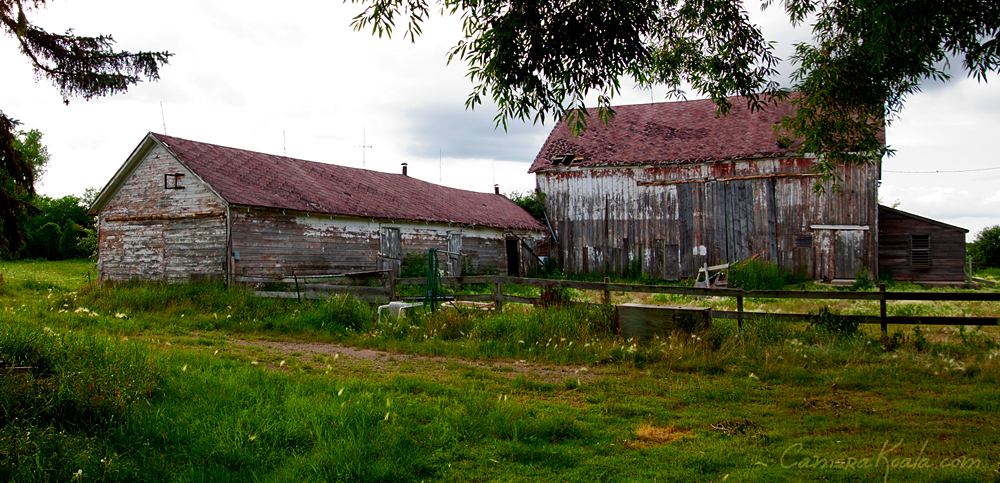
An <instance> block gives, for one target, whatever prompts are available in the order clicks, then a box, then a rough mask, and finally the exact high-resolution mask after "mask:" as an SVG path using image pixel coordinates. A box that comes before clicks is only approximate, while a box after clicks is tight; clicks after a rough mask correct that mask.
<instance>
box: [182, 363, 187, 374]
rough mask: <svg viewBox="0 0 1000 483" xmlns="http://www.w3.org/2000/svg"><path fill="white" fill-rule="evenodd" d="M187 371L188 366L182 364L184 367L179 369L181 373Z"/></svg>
mask: <svg viewBox="0 0 1000 483" xmlns="http://www.w3.org/2000/svg"><path fill="white" fill-rule="evenodd" d="M187 370H188V365H187V364H184V367H182V368H181V372H187Z"/></svg>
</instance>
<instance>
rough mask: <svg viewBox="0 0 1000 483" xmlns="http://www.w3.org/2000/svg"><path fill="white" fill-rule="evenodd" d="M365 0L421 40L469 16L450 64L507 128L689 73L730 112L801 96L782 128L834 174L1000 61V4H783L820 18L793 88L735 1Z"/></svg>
mask: <svg viewBox="0 0 1000 483" xmlns="http://www.w3.org/2000/svg"><path fill="white" fill-rule="evenodd" d="M353 1H354V2H356V3H361V4H363V5H365V9H364V11H363V12H362V13H361V14H359V15H358V16H357V17H355V19H354V27H355V28H356V29H365V28H370V29H371V30H372V32H373V33H375V34H378V35H380V36H381V35H383V34H385V35H391V34H392V33H393V31H394V29H396V27H397V22H398V21H399V22H401V23H404V22H405V33H404V36H406V37H409V38H410V39H411V40H415V39H416V37H417V36H418V35H419V34H420V32H421V26H422V24H423V22H424V21H425V20H426V19H427V18H428V17H429V16H430V15H431V11H432V9H440V11H441V12H442V13H445V14H456V15H461V16H462V20H463V27H464V28H463V33H464V35H463V37H462V38H461V39H459V40H458V41H457V43H456V44H455V46H454V48H453V49H452V51H451V57H450V58H449V60H453V59H456V58H457V59H459V60H461V61H464V62H466V63H467V64H468V66H469V70H468V76H469V78H470V79H471V80H472V81H473V84H474V86H475V87H474V88H473V90H472V92H471V93H470V95H469V97H468V99H467V101H466V106H467V107H474V106H476V105H478V104H480V103H482V101H483V97H486V96H489V97H492V98H493V100H495V101H496V103H497V105H498V106H499V113H498V114H497V117H496V121H497V123H498V124H500V125H506V122H507V121H508V120H511V119H522V120H534V121H538V120H541V121H544V120H545V118H546V117H547V116H552V117H556V118H562V117H564V116H569V118H570V121H571V122H572V123H573V126H574V127H575V128H576V130H577V131H579V130H582V129H585V128H586V120H587V119H586V116H585V115H584V111H583V110H582V109H583V108H584V107H585V106H584V99H585V98H586V96H587V95H588V94H591V93H596V94H597V96H598V97H597V98H598V112H599V115H600V117H601V118H602V119H603V120H607V119H609V118H610V117H611V116H613V111H612V110H611V109H610V104H611V99H612V98H613V97H614V96H615V95H616V94H618V93H619V89H620V85H619V82H620V80H619V79H620V78H621V77H631V78H632V79H634V80H635V81H636V82H637V83H638V84H639V85H651V84H663V85H666V86H667V87H668V88H669V91H670V93H671V94H679V93H680V88H681V85H682V82H688V83H690V84H691V85H692V86H693V87H694V89H695V90H696V91H698V93H701V94H705V95H707V96H710V97H711V98H712V99H713V100H714V101H715V102H716V104H717V105H718V106H719V112H720V114H723V115H724V114H726V112H727V110H728V109H729V108H730V104H729V101H728V100H727V98H728V97H729V96H743V97H744V98H745V102H747V104H748V105H749V107H750V108H751V109H765V108H766V107H767V106H768V105H769V104H770V103H772V102H775V101H779V100H783V99H785V98H786V97H787V96H788V95H789V92H790V91H795V92H798V94H797V95H795V96H793V97H792V100H791V102H794V103H796V104H797V107H798V110H797V112H798V114H797V115H795V116H794V117H789V118H786V119H785V121H784V122H783V124H782V127H783V128H784V130H785V131H786V135H788V136H790V137H792V138H794V139H796V140H797V141H798V142H799V146H800V149H801V150H802V151H804V152H810V153H822V154H824V156H823V158H822V159H823V163H822V164H821V167H820V168H821V172H822V173H823V175H824V176H825V177H826V178H830V177H834V176H835V175H834V173H835V171H834V169H833V168H834V167H835V166H836V165H837V164H840V163H869V162H874V161H875V160H878V159H880V158H881V157H882V156H883V155H884V154H885V152H886V147H885V146H884V145H883V143H882V141H881V139H880V136H879V133H880V131H881V130H882V129H884V126H885V125H886V123H887V122H891V121H892V120H893V119H894V118H895V117H896V116H897V115H898V114H899V113H900V111H901V109H902V107H903V103H904V101H905V99H906V97H907V96H908V95H910V94H912V93H914V92H916V91H918V90H919V89H920V83H921V82H923V81H925V80H928V79H936V80H946V79H948V77H949V74H948V71H947V68H946V67H947V65H948V64H949V62H958V61H961V64H962V70H963V71H964V72H965V73H967V74H969V75H972V76H974V77H976V78H977V79H980V80H983V79H985V77H986V75H987V73H989V72H995V71H997V69H998V65H1000V50H998V49H1000V46H998V39H997V37H998V33H1000V32H998V30H1000V2H997V1H996V0H949V1H940V0H783V1H782V3H781V5H782V7H783V8H784V10H785V12H786V13H787V15H788V18H789V21H790V22H791V23H793V24H800V23H804V22H814V23H813V40H812V42H809V43H802V44H798V45H796V46H795V55H794V57H793V59H792V60H793V61H794V62H795V63H796V65H797V68H796V70H795V72H794V74H793V76H792V80H793V84H792V85H791V86H787V87H786V88H784V89H783V88H781V87H779V85H778V83H777V72H776V71H775V66H776V65H777V62H778V59H776V58H775V56H774V51H773V45H772V44H771V43H770V42H768V41H767V39H765V37H764V35H763V34H762V33H761V30H760V28H759V27H758V26H756V25H753V24H752V23H751V22H750V20H749V18H748V15H747V12H746V10H745V8H744V5H743V3H742V2H740V1H737V0H637V1H633V0H438V1H437V2H436V3H435V4H434V5H432V4H431V2H429V0H353ZM768 3H770V1H768ZM765 7H768V5H767V4H765Z"/></svg>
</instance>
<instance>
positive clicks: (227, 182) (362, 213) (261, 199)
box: [149, 133, 544, 230]
mask: <svg viewBox="0 0 1000 483" xmlns="http://www.w3.org/2000/svg"><path fill="white" fill-rule="evenodd" d="M149 137H150V138H153V139H155V140H156V141H158V142H159V143H160V144H161V145H163V146H164V147H165V148H166V149H167V150H168V151H170V153H171V154H173V155H174V156H175V157H176V158H177V159H178V160H179V161H180V162H182V163H183V164H185V165H186V166H187V167H188V168H190V169H191V170H192V171H194V173H195V174H197V175H198V177H199V178H201V179H202V180H204V181H205V183H207V184H208V185H209V186H210V187H211V188H212V189H213V190H214V191H215V192H216V193H218V194H219V196H221V197H222V198H223V199H225V200H226V201H227V202H229V203H230V204H234V205H245V206H256V207H265V208H277V209H286V210H296V211H304V212H312V213H322V214H335V215H347V216H357V217H362V218H380V219H390V220H410V221H434V222H444V223H460V224H467V225H481V226H490V227H495V228H501V229H505V228H506V229H526V230H544V227H543V226H542V225H541V224H540V223H539V222H538V221H537V220H536V219H535V218H533V217H532V216H531V215H530V214H528V212H526V211H524V210H523V209H521V208H520V207H519V206H517V205H516V204H514V202H512V201H510V200H508V199H507V198H505V197H503V196H501V195H496V194H492V193H478V192H474V191H466V190H460V189H455V188H448V187H445V186H439V185H436V184H433V183H428V182H425V181H421V180H418V179H415V178H411V177H408V176H404V175H402V174H390V173H382V172H378V171H370V170H366V169H358V168H348V167H344V166H337V165H334V164H326V163H317V162H313V161H304V160H301V159H294V158H288V157H285V156H275V155H271V154H264V153H258V152H253V151H246V150H243V149H235V148H229V147H225V146H218V145H215V144H208V143H202V142H196V141H189V140H187V139H181V138H176V137H172V136H166V135H163V134H154V133H150V134H149Z"/></svg>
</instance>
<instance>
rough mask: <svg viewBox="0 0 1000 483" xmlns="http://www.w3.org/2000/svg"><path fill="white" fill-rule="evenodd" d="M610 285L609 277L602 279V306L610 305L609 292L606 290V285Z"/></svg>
mask: <svg viewBox="0 0 1000 483" xmlns="http://www.w3.org/2000/svg"><path fill="white" fill-rule="evenodd" d="M609 283H611V277H604V305H606V306H607V305H611V291H610V290H608V284H609Z"/></svg>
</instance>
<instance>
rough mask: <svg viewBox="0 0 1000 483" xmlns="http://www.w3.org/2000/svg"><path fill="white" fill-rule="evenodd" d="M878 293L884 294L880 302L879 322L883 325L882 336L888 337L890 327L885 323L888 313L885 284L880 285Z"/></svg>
mask: <svg viewBox="0 0 1000 483" xmlns="http://www.w3.org/2000/svg"><path fill="white" fill-rule="evenodd" d="M878 291H879V292H880V293H881V294H882V297H881V298H880V299H879V301H878V316H879V320H878V321H879V323H880V324H881V325H882V335H883V336H888V335H889V327H888V325H887V324H886V321H885V316H886V312H887V311H886V307H885V282H882V283H880V284H878Z"/></svg>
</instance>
